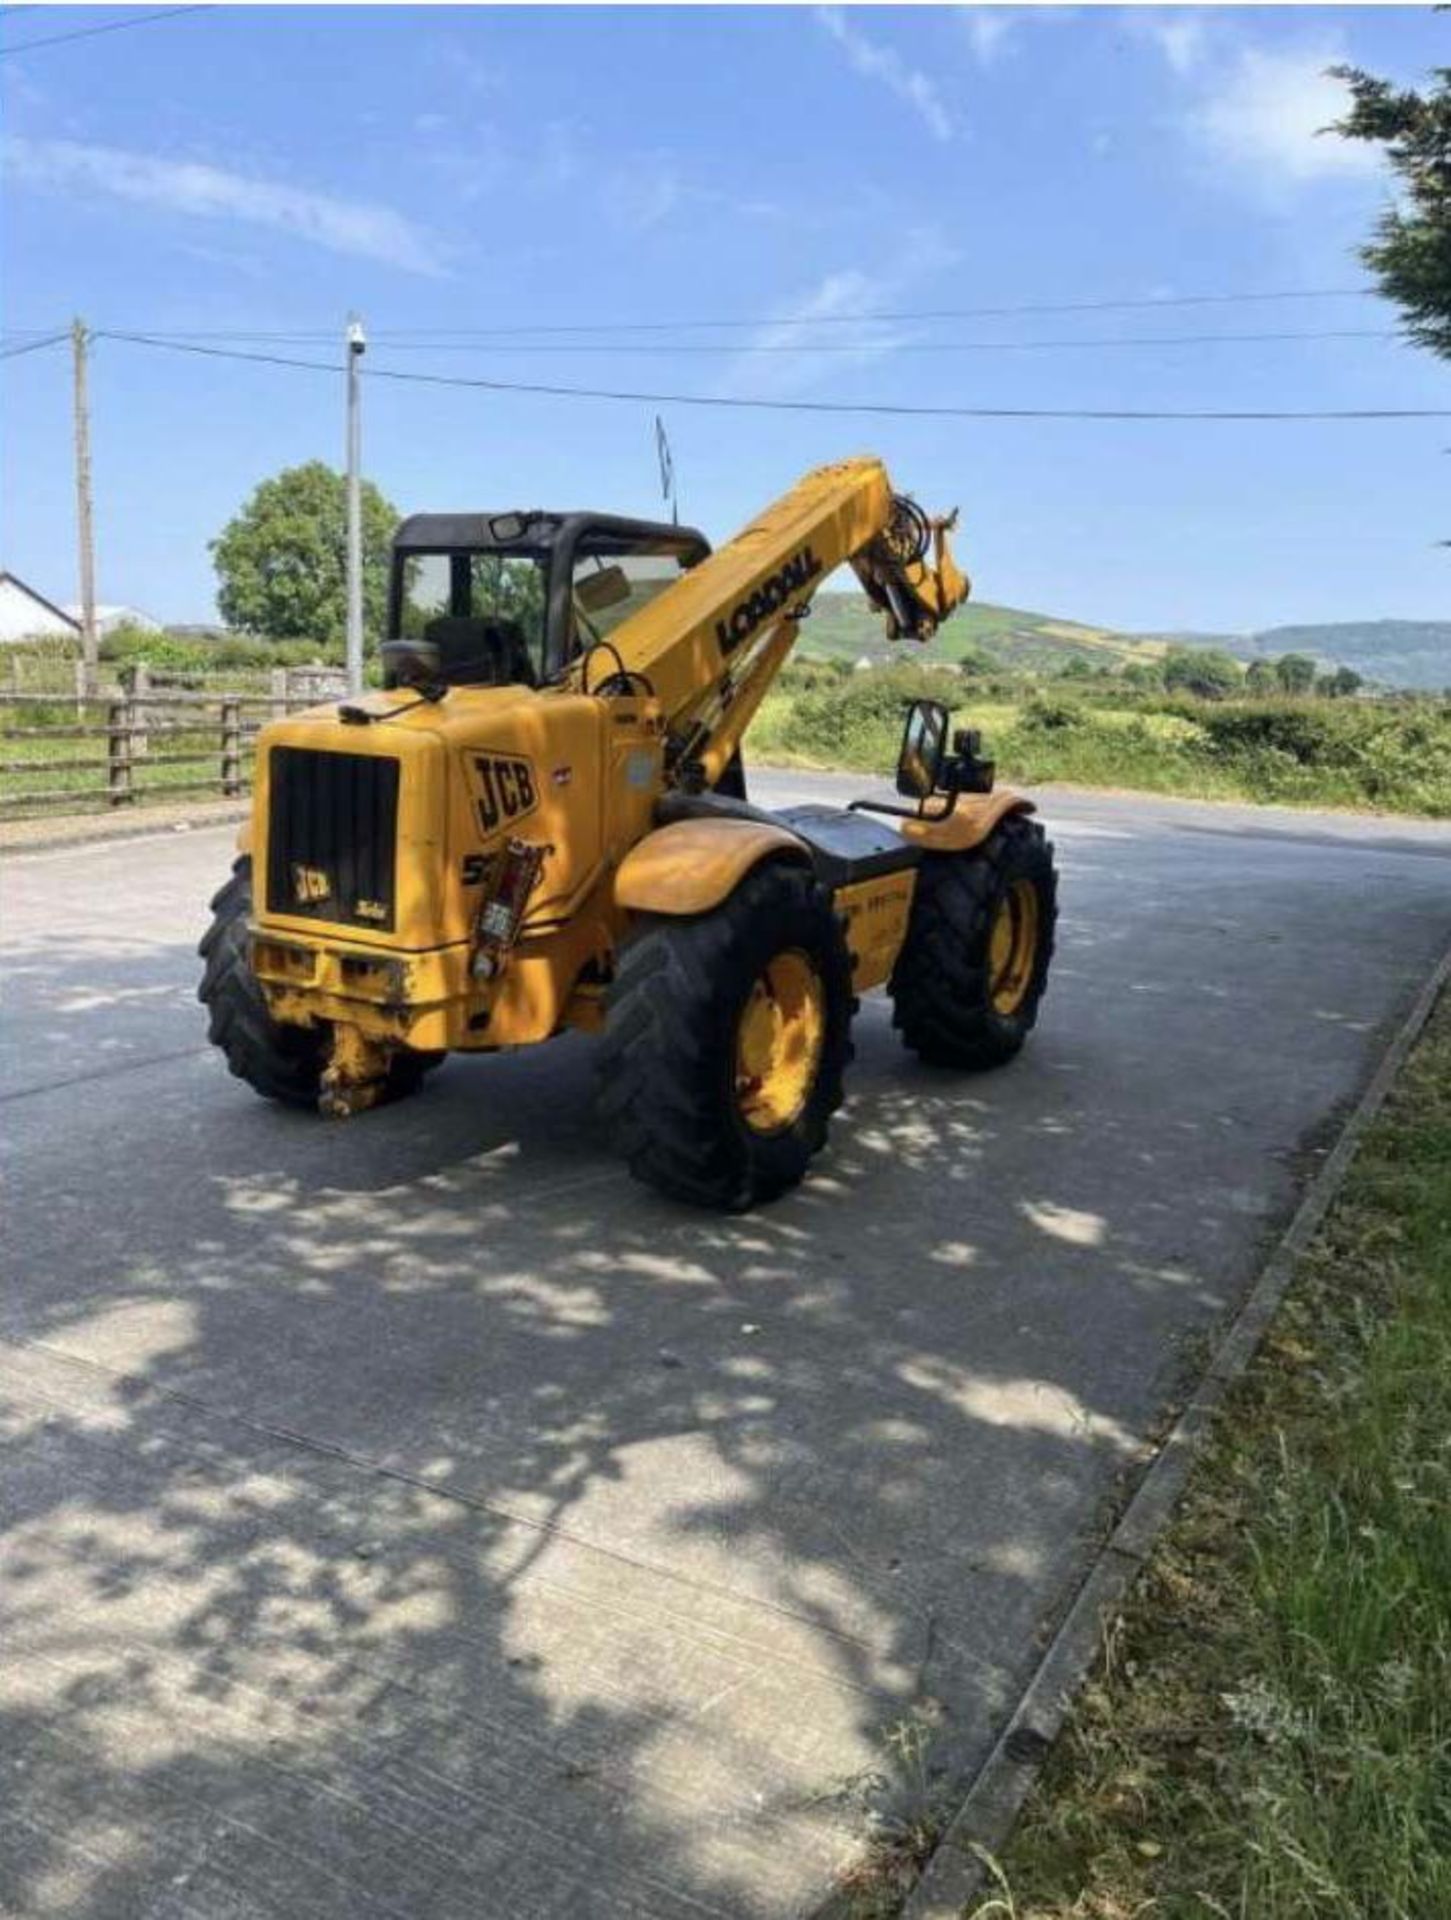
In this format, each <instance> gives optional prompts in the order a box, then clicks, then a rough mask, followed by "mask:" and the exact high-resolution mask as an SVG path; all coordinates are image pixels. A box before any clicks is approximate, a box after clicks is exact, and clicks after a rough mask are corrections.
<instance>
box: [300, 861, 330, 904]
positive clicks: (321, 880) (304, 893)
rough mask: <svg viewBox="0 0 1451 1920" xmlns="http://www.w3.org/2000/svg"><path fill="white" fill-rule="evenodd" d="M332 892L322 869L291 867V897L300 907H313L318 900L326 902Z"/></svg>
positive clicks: (324, 870) (325, 871) (325, 873)
mask: <svg viewBox="0 0 1451 1920" xmlns="http://www.w3.org/2000/svg"><path fill="white" fill-rule="evenodd" d="M332 890H333V889H332V882H331V881H330V880H329V879H328V877H327V870H326V869H325V868H324V867H304V866H301V865H298V864H294V865H293V869H292V897H293V899H294V900H295V901H296V902H297V904H298V905H299V906H300V907H310V906H315V905H316V904H317V902H318V901H319V900H326V899H327V897H328V895H329V894H330V893H331V892H332Z"/></svg>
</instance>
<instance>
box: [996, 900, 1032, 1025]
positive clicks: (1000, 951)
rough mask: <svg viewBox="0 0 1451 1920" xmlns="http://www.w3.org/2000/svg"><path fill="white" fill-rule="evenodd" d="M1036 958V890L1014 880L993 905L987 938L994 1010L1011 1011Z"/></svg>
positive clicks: (1019, 999)
mask: <svg viewBox="0 0 1451 1920" xmlns="http://www.w3.org/2000/svg"><path fill="white" fill-rule="evenodd" d="M1037 957H1038V889H1037V888H1036V887H1035V886H1034V885H1033V883H1032V881H1031V880H1015V881H1014V882H1013V883H1012V885H1011V886H1010V887H1009V888H1008V890H1007V892H1006V893H1005V894H1004V895H1003V897H1002V899H1001V900H999V902H998V904H997V910H996V912H995V913H994V914H993V925H992V933H991V935H990V936H989V939H988V996H989V998H990V999H991V1001H992V1004H993V1011H994V1013H1002V1014H1009V1015H1011V1014H1014V1013H1016V1012H1017V1011H1018V1009H1019V1007H1021V1006H1022V1004H1023V1002H1024V1000H1025V999H1026V998H1027V995H1028V988H1029V987H1030V986H1031V985H1032V981H1033V965H1034V962H1035V961H1036V960H1037Z"/></svg>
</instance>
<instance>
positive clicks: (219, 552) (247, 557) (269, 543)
mask: <svg viewBox="0 0 1451 1920" xmlns="http://www.w3.org/2000/svg"><path fill="white" fill-rule="evenodd" d="M362 507H363V633H364V639H365V641H366V642H368V643H369V644H372V643H375V642H376V641H377V640H378V638H379V637H380V636H381V634H382V631H383V622H384V620H385V618H386V617H387V599H388V550H389V546H390V543H391V542H392V539H393V530H394V528H395V527H396V526H397V524H398V510H397V508H396V507H394V506H392V505H391V504H390V503H389V502H388V501H387V500H385V499H384V498H383V495H382V494H381V493H380V492H379V491H378V489H377V488H376V487H375V486H374V485H373V483H372V481H371V480H365V481H364V482H363V486H362ZM210 550H211V555H212V564H213V565H214V566H215V567H216V570H217V579H218V581H219V583H220V584H219V586H218V588H217V607H218V610H219V611H220V613H221V616H222V618H223V620H225V621H226V623H227V625H228V626H229V627H237V628H240V629H241V630H242V631H243V632H246V633H259V634H266V635H267V636H268V638H269V639H273V640H305V641H308V642H310V643H311V644H312V645H314V646H316V647H320V648H325V649H331V650H333V651H337V650H339V649H340V648H341V647H342V644H343V636H344V633H345V630H346V626H347V482H346V481H345V479H344V478H343V476H342V474H340V473H335V472H334V471H333V469H332V468H331V467H329V466H327V465H326V464H325V463H324V462H323V461H321V460H309V461H308V463H307V464H306V466H301V467H287V468H285V469H284V470H283V471H282V472H281V473H279V474H276V475H274V477H273V478H272V479H270V480H264V481H263V482H262V484H261V485H260V486H259V487H258V488H257V489H256V491H255V492H254V493H253V495H252V497H251V499H250V500H248V501H247V503H246V505H245V506H244V507H243V508H242V510H241V512H240V513H238V514H237V515H236V517H235V518H234V519H232V520H231V521H229V522H228V524H227V525H226V526H225V527H224V528H223V529H222V531H221V533H220V534H219V535H218V536H217V538H216V539H215V540H213V541H212V543H211V549H210Z"/></svg>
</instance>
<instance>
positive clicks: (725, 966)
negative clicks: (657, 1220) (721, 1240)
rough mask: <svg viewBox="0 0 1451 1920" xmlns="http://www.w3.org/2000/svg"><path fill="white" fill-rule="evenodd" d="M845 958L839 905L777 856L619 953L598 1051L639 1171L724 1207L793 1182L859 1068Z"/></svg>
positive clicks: (614, 1113)
mask: <svg viewBox="0 0 1451 1920" xmlns="http://www.w3.org/2000/svg"><path fill="white" fill-rule="evenodd" d="M855 1008H856V1003H855V1001H854V999H853V998H852V991H851V959H850V956H849V954H848V952H847V946H846V941H845V938H844V936H843V934H842V929H841V926H840V924H839V923H838V921H837V917H836V914H835V912H834V910H833V908H832V904H831V896H830V894H829V893H828V892H827V890H826V888H825V887H823V886H822V885H821V884H820V883H819V882H818V881H817V880H816V878H815V877H814V876H813V875H812V874H811V872H810V871H809V870H807V869H806V868H804V867H796V866H790V865H785V864H782V863H779V862H768V863H767V864H765V865H764V866H760V867H757V868H756V869H755V871H754V872H752V873H750V874H748V875H747V877H746V878H745V879H744V880H743V881H742V882H741V884H740V885H739V886H738V887H737V888H736V889H735V891H734V892H733V893H732V894H731V895H730V896H729V897H728V898H727V899H726V900H724V901H723V902H722V903H721V905H720V906H718V907H716V908H715V909H714V910H713V911H712V912H710V913H705V914H700V915H698V916H696V917H694V918H690V919H683V918H681V919H677V918H673V917H670V916H664V915H661V916H653V917H651V918H650V919H649V920H647V921H646V923H645V925H644V926H643V928H642V929H641V931H640V932H639V933H638V934H637V936H636V938H635V939H634V940H633V941H632V942H631V944H630V945H629V946H628V947H627V948H626V949H625V951H624V953H623V955H622V957H621V961H620V966H619V972H618V974H617V976H616V979H615V983H614V986H613V988H612V989H611V993H610V999H609V1006H608V1012H607V1016H606V1024H605V1034H604V1040H603V1042H602V1044H601V1047H600V1054H599V1103H600V1110H601V1114H602V1116H603V1118H604V1121H605V1123H606V1125H607V1126H608V1127H609V1128H610V1131H611V1133H612V1134H613V1136H614V1137H615V1139H616V1140H617V1141H618V1143H619V1145H620V1148H621V1150H622V1152H623V1153H624V1156H625V1159H626V1161H627V1162H628V1164H629V1168H630V1171H631V1173H633V1174H634V1176H635V1177H636V1179H638V1180H643V1181H645V1182H646V1183H647V1184H648V1185H650V1186H652V1187H656V1188H658V1189H659V1191H660V1192H662V1193H665V1194H669V1195H670V1196H671V1197H672V1198H674V1199H678V1200H686V1201H690V1202H693V1203H694V1204H695V1205H698V1206H705V1207H716V1208H723V1209H727V1210H730V1211H736V1212H738V1211H741V1210H742V1209H744V1208H746V1207H750V1206H754V1205H756V1204H757V1203H758V1202H761V1201H765V1200H772V1199H774V1198H775V1197H776V1196H777V1195H778V1194H781V1193H784V1192H785V1191H786V1189H787V1188H789V1187H794V1186H795V1185H796V1184H797V1183H798V1182H799V1181H800V1180H801V1179H802V1178H803V1177H804V1175H805V1173H806V1170H807V1168H808V1166H809V1165H810V1164H811V1161H812V1158H813V1156H814V1155H816V1154H817V1153H819V1152H820V1151H821V1149H822V1147H823V1146H825V1144H826V1133H827V1125H828V1122H829V1121H830V1118H831V1115H832V1114H833V1113H834V1112H835V1111H836V1109H837V1108H838V1107H839V1106H840V1105H841V1099H842V1074H843V1071H844V1070H845V1067H846V1064H847V1062H848V1060H849V1059H850V1058H851V1016H852V1014H853V1012H854V1011H855Z"/></svg>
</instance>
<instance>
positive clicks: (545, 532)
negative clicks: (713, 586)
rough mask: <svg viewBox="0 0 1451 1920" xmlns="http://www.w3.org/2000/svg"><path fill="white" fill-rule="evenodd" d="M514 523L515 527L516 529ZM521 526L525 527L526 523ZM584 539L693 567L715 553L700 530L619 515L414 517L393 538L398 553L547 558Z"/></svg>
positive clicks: (521, 512) (536, 512)
mask: <svg viewBox="0 0 1451 1920" xmlns="http://www.w3.org/2000/svg"><path fill="white" fill-rule="evenodd" d="M511 523H512V524H511ZM521 523H522V524H521ZM585 535H589V536H591V545H593V544H594V540H595V539H596V538H598V539H599V540H600V541H601V542H602V543H603V545H604V547H605V548H606V550H607V549H608V547H610V546H615V547H616V550H617V551H620V552H626V553H627V552H629V551H630V550H631V549H632V548H636V547H647V546H648V547H665V548H666V549H668V550H674V551H678V552H680V553H681V554H682V555H683V556H684V557H685V558H686V559H687V560H688V561H689V562H690V563H691V564H693V563H694V562H695V561H697V560H703V559H704V558H705V556H706V554H708V553H709V552H710V542H709V541H708V540H707V539H706V537H705V535H704V534H703V533H701V532H699V531H698V529H696V528H695V527H678V526H674V525H672V524H670V523H669V522H668V521H663V520H630V519H626V518H624V517H622V516H621V515H619V514H614V513H589V512H583V511H574V512H570V513H545V512H542V511H541V510H540V509H538V508H530V509H527V510H526V509H521V508H513V509H500V510H499V511H497V512H494V513H413V514H410V515H409V516H408V518H407V519H406V520H403V521H401V522H400V523H399V526H398V531H397V532H396V533H395V534H394V535H393V547H394V551H395V552H398V553H438V552H440V551H444V552H450V551H452V552H457V551H459V550H467V551H470V552H479V551H484V552H488V551H493V550H507V551H509V552H512V553H519V552H530V551H533V552H537V553H548V552H550V551H551V550H552V549H553V548H554V547H555V546H556V545H557V544H559V543H560V541H561V539H563V540H564V541H565V544H567V545H568V546H571V547H572V546H573V545H574V543H575V542H576V541H577V540H579V539H580V538H582V537H583V536H585Z"/></svg>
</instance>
